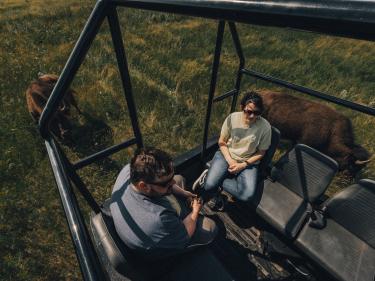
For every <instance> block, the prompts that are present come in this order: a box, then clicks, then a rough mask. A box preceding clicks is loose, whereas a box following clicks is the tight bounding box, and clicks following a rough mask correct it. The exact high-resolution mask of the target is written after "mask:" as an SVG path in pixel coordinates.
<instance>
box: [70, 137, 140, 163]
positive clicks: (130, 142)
mask: <svg viewBox="0 0 375 281" xmlns="http://www.w3.org/2000/svg"><path fill="white" fill-rule="evenodd" d="M136 143H137V139H135V138H133V139H130V140H127V141H124V142H122V143H120V144H116V145H113V146H111V147H108V148H106V149H103V150H101V151H99V152H97V153H95V154H92V155H90V156H88V157H86V158H84V159H81V160H79V161H77V162H75V163H74V164H73V168H74V169H76V170H78V169H81V168H83V167H85V166H87V165H89V164H91V163H94V162H95V161H96V160H99V159H103V158H104V157H107V156H109V155H111V154H113V153H115V152H118V151H120V150H121V149H124V148H126V147H129V146H131V145H133V144H136Z"/></svg>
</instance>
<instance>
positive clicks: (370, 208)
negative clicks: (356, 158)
mask: <svg viewBox="0 0 375 281" xmlns="http://www.w3.org/2000/svg"><path fill="white" fill-rule="evenodd" d="M327 213H328V215H329V217H331V218H332V219H333V220H334V221H335V222H337V223H339V224H340V225H342V226H343V227H344V228H345V229H347V230H348V231H350V232H351V233H353V234H354V235H356V236H357V237H358V238H360V239H361V240H363V241H364V242H366V243H367V244H369V245H370V246H371V247H373V248H375V181H372V180H361V181H360V182H359V183H358V184H354V185H352V186H350V187H348V188H346V189H345V190H343V191H342V192H340V193H339V194H337V195H336V196H334V198H332V199H331V200H330V201H329V203H328V205H327ZM374 263H375V261H374Z"/></svg>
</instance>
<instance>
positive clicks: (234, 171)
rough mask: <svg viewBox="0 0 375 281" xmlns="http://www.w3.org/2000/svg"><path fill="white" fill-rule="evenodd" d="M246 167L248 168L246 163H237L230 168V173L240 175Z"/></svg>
mask: <svg viewBox="0 0 375 281" xmlns="http://www.w3.org/2000/svg"><path fill="white" fill-rule="evenodd" d="M246 167H247V164H246V162H243V163H237V162H236V163H234V164H232V165H230V166H229V168H228V172H229V173H231V174H238V173H239V172H241V171H242V170H243V169H245V168H246Z"/></svg>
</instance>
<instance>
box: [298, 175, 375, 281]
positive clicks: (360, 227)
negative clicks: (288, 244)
mask: <svg viewBox="0 0 375 281" xmlns="http://www.w3.org/2000/svg"><path fill="white" fill-rule="evenodd" d="M325 214H326V216H327V224H326V227H325V228H323V229H315V228H312V227H310V226H309V225H305V226H304V228H303V229H302V231H301V233H300V234H299V236H298V238H297V240H296V245H297V247H299V248H300V249H301V250H302V251H303V252H304V253H306V255H308V256H309V257H311V258H312V259H313V260H314V261H315V262H316V263H318V264H319V265H320V266H322V267H323V268H325V269H326V270H327V271H328V272H329V273H330V274H332V275H333V276H334V277H335V278H337V279H338V280H342V281H374V280H375V279H374V278H375V217H374V214H375V182H374V181H372V180H361V181H360V182H359V183H358V184H354V185H352V186H350V187H348V188H346V189H345V190H343V191H342V192H340V193H338V194H337V195H335V196H334V197H333V198H332V199H330V200H329V201H328V203H327V204H326V212H325Z"/></svg>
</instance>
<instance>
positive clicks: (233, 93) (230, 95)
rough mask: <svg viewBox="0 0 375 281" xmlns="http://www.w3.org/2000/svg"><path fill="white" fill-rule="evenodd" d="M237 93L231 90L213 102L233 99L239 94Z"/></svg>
mask: <svg viewBox="0 0 375 281" xmlns="http://www.w3.org/2000/svg"><path fill="white" fill-rule="evenodd" d="M237 92H238V91H237V90H236V89H233V90H230V91H228V92H226V93H225V94H222V95H221V96H218V97H215V98H214V99H213V102H218V101H222V100H223V99H226V98H229V97H232V96H233V95H235V94H237Z"/></svg>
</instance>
